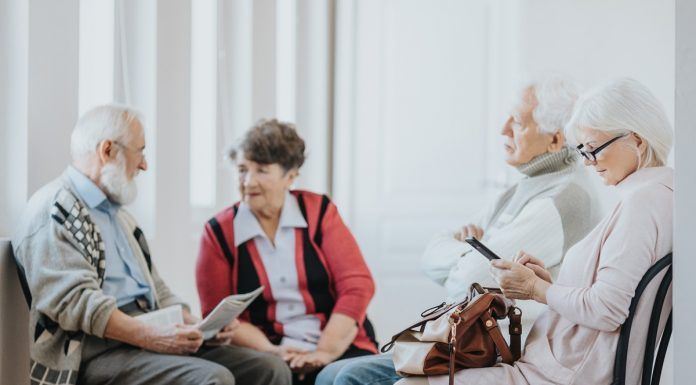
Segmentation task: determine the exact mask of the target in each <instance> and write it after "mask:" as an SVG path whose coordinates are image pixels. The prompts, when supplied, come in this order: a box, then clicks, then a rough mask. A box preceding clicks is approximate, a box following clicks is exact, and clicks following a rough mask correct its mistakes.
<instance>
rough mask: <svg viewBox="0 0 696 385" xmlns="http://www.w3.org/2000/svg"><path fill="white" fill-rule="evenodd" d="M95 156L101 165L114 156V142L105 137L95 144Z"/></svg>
mask: <svg viewBox="0 0 696 385" xmlns="http://www.w3.org/2000/svg"><path fill="white" fill-rule="evenodd" d="M97 157H98V158H99V162H100V164H102V165H104V164H106V163H107V162H108V161H109V160H110V159H112V158H113V157H114V142H112V141H111V140H108V139H107V140H103V141H102V142H101V143H99V145H98V146H97Z"/></svg>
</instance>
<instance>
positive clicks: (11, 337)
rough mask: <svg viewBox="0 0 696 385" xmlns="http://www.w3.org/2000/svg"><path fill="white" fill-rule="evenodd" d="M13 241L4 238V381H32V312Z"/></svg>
mask: <svg viewBox="0 0 696 385" xmlns="http://www.w3.org/2000/svg"><path fill="white" fill-rule="evenodd" d="M21 289H22V288H21V284H20V280H19V277H18V275H17V265H16V263H15V259H14V256H13V255H12V248H11V247H10V241H9V240H6V239H0V346H2V354H1V355H0V384H28V383H29V311H28V309H27V304H26V303H25V297H24V296H23V295H22V290H21Z"/></svg>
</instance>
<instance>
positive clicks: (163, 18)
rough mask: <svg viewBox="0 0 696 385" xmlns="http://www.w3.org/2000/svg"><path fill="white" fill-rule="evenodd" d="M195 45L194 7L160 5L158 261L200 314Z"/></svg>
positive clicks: (184, 2) (180, 1)
mask: <svg viewBox="0 0 696 385" xmlns="http://www.w3.org/2000/svg"><path fill="white" fill-rule="evenodd" d="M190 43H191V1H190V0H167V1H159V2H158V7H157V133H156V135H155V138H156V142H157V144H158V146H157V153H156V158H157V174H156V184H157V186H158V189H157V200H156V203H155V205H156V209H155V218H156V222H157V229H156V233H155V235H154V236H155V241H154V242H153V256H154V257H153V258H154V259H155V263H157V266H158V267H159V269H160V271H161V272H162V275H163V276H164V278H165V281H166V282H168V283H169V285H170V286H171V288H172V289H173V290H174V291H175V292H176V293H178V294H180V295H181V296H182V297H183V298H184V299H185V300H186V301H188V302H190V303H191V304H192V305H194V308H195V302H196V301H195V300H196V298H197V297H196V294H195V287H194V286H195V285H193V284H192V283H193V282H192V279H193V276H192V272H193V271H194V265H195V256H196V247H197V242H195V241H194V240H193V239H192V234H193V230H194V229H193V228H192V226H191V206H190V204H189V181H190V178H189V138H190V137H189V130H190V122H191V120H190V107H191V103H190V91H191V86H190V73H191V70H190V69H191V66H190V63H191V60H190V52H191V49H190V46H191V44H190ZM196 230H197V231H198V232H200V229H196Z"/></svg>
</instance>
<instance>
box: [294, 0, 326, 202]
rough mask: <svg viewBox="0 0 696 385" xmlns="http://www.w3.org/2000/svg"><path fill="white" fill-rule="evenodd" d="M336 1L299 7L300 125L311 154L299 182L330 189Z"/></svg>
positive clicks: (308, 3)
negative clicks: (334, 8)
mask: <svg viewBox="0 0 696 385" xmlns="http://www.w3.org/2000/svg"><path fill="white" fill-rule="evenodd" d="M333 14H334V13H333V1H332V0H323V1H312V2H310V1H299V2H298V9H297V92H296V100H297V127H298V129H299V131H300V133H301V134H302V135H303V136H304V139H305V141H306V144H307V152H308V154H309V158H308V159H307V163H306V165H305V166H304V168H303V170H302V176H301V177H300V181H299V183H300V184H301V185H302V187H304V188H308V189H310V190H316V191H319V192H324V191H328V190H329V189H330V183H329V175H330V170H331V157H330V154H331V152H330V144H331V143H330V138H331V135H330V133H331V128H332V125H333V112H332V111H333V95H332V94H333V92H332V91H333V69H332V66H333V60H332V59H333V26H334V20H333V19H332V16H333Z"/></svg>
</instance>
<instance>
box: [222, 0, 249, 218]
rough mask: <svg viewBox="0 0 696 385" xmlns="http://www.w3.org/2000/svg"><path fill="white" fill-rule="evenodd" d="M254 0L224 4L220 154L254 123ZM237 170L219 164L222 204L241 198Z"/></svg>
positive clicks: (223, 2) (224, 164)
mask: <svg viewBox="0 0 696 385" xmlns="http://www.w3.org/2000/svg"><path fill="white" fill-rule="evenodd" d="M253 17H254V0H229V1H222V2H221V4H220V18H219V20H220V24H219V33H220V36H219V38H218V41H219V42H220V43H219V44H220V46H219V49H220V61H219V67H218V76H219V81H218V107H219V108H218V111H219V112H218V116H219V119H220V121H219V126H220V135H219V136H218V142H217V143H218V147H217V149H218V153H217V154H223V153H224V151H225V150H226V149H227V148H228V147H229V146H231V145H232V144H233V143H234V142H235V141H236V140H238V139H239V138H240V137H241V136H242V135H243V134H244V132H245V131H246V130H248V129H249V127H251V125H252V124H253V123H254V117H253V100H252V95H253V94H254V91H253V89H254V88H253V87H254V80H253V76H254V74H256V73H258V72H256V71H254V65H253V53H254V45H253V25H254V24H253V20H254V19H253ZM236 183H237V182H236V181H235V180H234V172H233V171H232V168H231V166H229V164H228V163H227V162H223V161H221V167H218V183H217V189H218V195H217V198H218V199H217V201H218V205H221V206H225V205H229V204H230V203H231V202H235V201H236V200H238V199H239V193H238V191H237V184H236Z"/></svg>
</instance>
